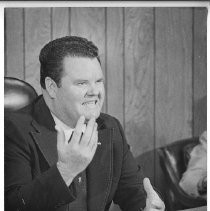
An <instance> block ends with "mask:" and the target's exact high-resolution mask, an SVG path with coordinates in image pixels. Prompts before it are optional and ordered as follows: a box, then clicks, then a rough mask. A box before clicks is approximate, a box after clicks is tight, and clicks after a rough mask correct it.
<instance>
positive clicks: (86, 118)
mask: <svg viewBox="0 0 210 211" xmlns="http://www.w3.org/2000/svg"><path fill="white" fill-rule="evenodd" d="M99 115H100V113H93V114H86V115H84V116H85V121H86V122H88V121H89V120H90V119H91V118H93V117H94V118H95V119H97V118H98V117H99Z"/></svg>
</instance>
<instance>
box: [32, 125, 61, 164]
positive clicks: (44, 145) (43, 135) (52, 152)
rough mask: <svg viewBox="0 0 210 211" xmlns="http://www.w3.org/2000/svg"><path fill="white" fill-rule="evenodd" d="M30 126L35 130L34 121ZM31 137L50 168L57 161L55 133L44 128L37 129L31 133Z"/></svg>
mask: <svg viewBox="0 0 210 211" xmlns="http://www.w3.org/2000/svg"><path fill="white" fill-rule="evenodd" d="M32 124H33V126H34V127H36V128H37V126H38V125H37V123H36V122H35V121H33V122H32ZM31 135H32V136H33V138H34V141H35V142H36V144H37V146H38V147H39V149H40V151H41V152H42V154H43V156H44V158H45V159H46V161H47V162H48V164H49V165H50V166H52V165H54V164H55V163H56V162H57V160H58V154H57V134H56V132H55V131H50V130H47V129H46V128H39V130H37V131H35V132H34V131H32V132H31Z"/></svg>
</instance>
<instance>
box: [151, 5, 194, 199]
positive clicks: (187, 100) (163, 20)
mask: <svg viewBox="0 0 210 211" xmlns="http://www.w3.org/2000/svg"><path fill="white" fill-rule="evenodd" d="M155 11H156V12H155V20H156V24H155V28H156V37H155V41H156V46H155V48H156V52H155V55H156V56H155V63H156V73H155V78H156V80H155V91H156V93H155V126H156V129H155V138H156V147H157V148H158V147H161V146H164V145H166V144H169V143H172V142H174V141H176V140H179V139H183V138H187V137H191V136H192V9H189V8H156V9H155ZM155 161H156V163H155V184H156V187H157V188H158V189H159V190H160V192H161V193H163V196H164V194H165V193H166V191H165V188H167V185H168V184H166V180H165V178H164V175H163V173H162V169H161V168H160V161H159V157H158V154H157V152H156V153H155Z"/></svg>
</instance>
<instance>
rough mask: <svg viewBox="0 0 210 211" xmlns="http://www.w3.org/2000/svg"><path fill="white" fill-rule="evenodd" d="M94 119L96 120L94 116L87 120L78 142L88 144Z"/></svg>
mask: <svg viewBox="0 0 210 211" xmlns="http://www.w3.org/2000/svg"><path fill="white" fill-rule="evenodd" d="M95 121H96V120H95V118H91V119H90V120H89V121H88V124H87V127H86V130H85V133H84V134H83V136H82V139H81V141H80V144H82V145H88V143H89V141H90V139H91V136H92V133H93V129H94V125H95Z"/></svg>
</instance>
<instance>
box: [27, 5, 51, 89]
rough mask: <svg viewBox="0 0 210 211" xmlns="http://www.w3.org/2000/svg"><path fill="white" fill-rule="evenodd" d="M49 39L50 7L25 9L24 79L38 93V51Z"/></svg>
mask: <svg viewBox="0 0 210 211" xmlns="http://www.w3.org/2000/svg"><path fill="white" fill-rule="evenodd" d="M50 39H51V25H50V9H49V8H26V9H25V52H26V57H25V61H26V62H25V69H26V81H27V82H29V83H30V84H31V85H32V86H33V87H34V88H35V89H36V91H37V92H38V93H41V89H40V83H39V80H40V64H39V53H40V50H41V49H42V47H43V46H44V45H45V44H46V43H47V42H49V41H50Z"/></svg>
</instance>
